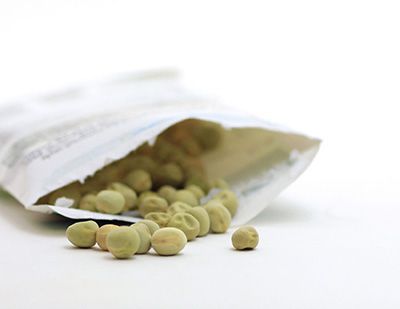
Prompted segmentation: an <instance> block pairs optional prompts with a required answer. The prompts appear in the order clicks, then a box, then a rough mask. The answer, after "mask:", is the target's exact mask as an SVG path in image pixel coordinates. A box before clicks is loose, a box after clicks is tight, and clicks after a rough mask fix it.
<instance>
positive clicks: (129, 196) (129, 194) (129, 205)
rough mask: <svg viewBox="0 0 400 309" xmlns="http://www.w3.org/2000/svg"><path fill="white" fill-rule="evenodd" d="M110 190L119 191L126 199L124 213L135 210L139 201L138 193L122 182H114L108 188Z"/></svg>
mask: <svg viewBox="0 0 400 309" xmlns="http://www.w3.org/2000/svg"><path fill="white" fill-rule="evenodd" d="M107 189H108V190H113V191H117V192H119V193H121V194H122V196H123V197H124V199H125V205H124V209H123V211H128V210H131V209H134V207H135V203H136V200H137V195H136V192H135V191H133V190H132V189H131V188H129V187H128V186H127V185H124V184H123V183H120V182H113V183H112V184H110V185H109V186H108V187H107Z"/></svg>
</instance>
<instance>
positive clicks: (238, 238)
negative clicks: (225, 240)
mask: <svg viewBox="0 0 400 309" xmlns="http://www.w3.org/2000/svg"><path fill="white" fill-rule="evenodd" d="M258 241H259V237H258V233H257V230H256V229H255V228H254V227H252V226H241V227H239V228H238V229H237V230H236V231H235V232H234V233H233V235H232V245H233V247H234V248H235V249H237V250H246V249H254V248H255V247H257V245H258Z"/></svg>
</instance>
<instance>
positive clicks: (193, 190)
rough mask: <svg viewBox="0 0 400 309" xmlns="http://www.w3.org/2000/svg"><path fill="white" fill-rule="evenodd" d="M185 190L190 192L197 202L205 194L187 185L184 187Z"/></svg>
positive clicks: (199, 189) (193, 186)
mask: <svg viewBox="0 0 400 309" xmlns="http://www.w3.org/2000/svg"><path fill="white" fill-rule="evenodd" d="M185 189H186V190H189V191H190V192H192V193H193V194H194V195H195V196H196V197H197V199H198V200H200V199H201V198H202V197H204V196H205V195H206V194H205V193H204V191H203V189H202V188H200V187H199V186H196V185H188V186H186V187H185Z"/></svg>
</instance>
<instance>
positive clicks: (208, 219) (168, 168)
mask: <svg viewBox="0 0 400 309" xmlns="http://www.w3.org/2000/svg"><path fill="white" fill-rule="evenodd" d="M223 137H224V134H223V129H222V127H221V126H220V125H218V124H215V123H212V122H207V121H201V120H196V119H188V120H185V121H182V122H180V123H178V124H175V125H174V126H172V127H170V128H168V129H167V130H165V131H164V132H163V133H161V134H160V135H159V136H158V137H157V138H156V141H155V143H154V145H152V146H151V145H150V144H148V143H144V144H142V145H141V146H139V147H138V148H137V149H136V150H135V151H133V152H131V153H130V154H128V155H127V156H126V157H125V158H123V159H120V160H117V161H114V162H113V163H111V164H109V165H108V166H106V167H104V168H103V169H101V170H99V171H97V172H96V173H95V174H94V175H93V176H90V177H88V178H87V179H86V181H85V182H84V183H82V184H81V183H79V182H74V183H72V184H69V185H67V186H65V187H63V188H60V189H58V190H56V191H53V192H52V193H50V194H49V195H48V196H45V197H42V198H41V199H40V203H50V204H55V203H56V202H57V199H58V198H61V197H65V198H68V199H70V200H72V201H73V204H72V206H71V207H74V208H79V209H82V210H86V211H92V212H101V213H106V214H112V215H117V214H121V213H123V214H124V215H130V214H131V212H132V211H133V212H135V213H134V215H139V216H141V217H143V218H144V220H142V221H139V222H138V223H135V224H133V225H131V226H117V225H114V224H106V225H103V226H101V227H100V228H99V227H98V226H97V224H96V223H95V222H94V221H86V222H78V223H75V224H73V225H71V226H70V227H69V228H68V229H67V237H68V239H69V240H70V242H71V243H72V244H74V245H75V246H77V247H82V248H90V247H92V246H94V245H95V244H96V242H97V244H98V246H99V247H100V248H101V249H102V250H104V251H109V252H110V253H111V254H112V255H114V256H115V257H116V258H117V259H127V258H130V257H132V256H133V255H135V254H144V253H147V252H148V251H149V250H150V249H151V247H152V248H153V249H154V250H155V252H156V253H158V254H159V255H175V254H178V253H179V252H181V251H182V250H183V248H184V247H185V245H186V243H187V242H188V241H192V240H194V239H196V238H197V237H204V236H206V235H207V234H209V233H210V232H212V233H225V232H226V231H227V230H228V228H229V226H230V224H231V220H232V217H233V216H234V215H235V214H236V212H237V208H238V199H237V196H236V194H235V193H234V192H233V191H232V190H230V188H229V184H228V183H227V182H226V181H225V180H224V179H214V180H209V179H208V177H207V175H206V169H205V167H204V166H203V163H202V160H201V157H202V155H203V154H205V153H207V152H210V151H213V150H215V149H216V148H217V147H218V146H219V145H220V143H221V142H222V140H223ZM211 189H212V190H211ZM216 190H217V193H216V194H215V195H214V196H208V195H209V192H210V191H211V192H215V191H216ZM205 200H207V202H205ZM234 235H235V237H234V239H235V240H234V241H233V238H232V243H233V245H234V247H235V248H237V249H239V250H241V248H243V249H247V248H252V247H255V246H256V245H257V244H255V236H254V235H257V242H258V234H256V233H254V231H252V230H251V229H248V228H247V227H246V229H244V230H240V231H239V232H235V234H234ZM246 237H247V238H246Z"/></svg>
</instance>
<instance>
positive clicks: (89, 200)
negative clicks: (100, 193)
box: [78, 193, 97, 211]
mask: <svg viewBox="0 0 400 309" xmlns="http://www.w3.org/2000/svg"><path fill="white" fill-rule="evenodd" d="M78 208H79V209H83V210H88V211H97V209H96V194H93V193H88V194H86V195H84V196H83V197H82V198H81V200H80V201H79V207H78Z"/></svg>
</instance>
